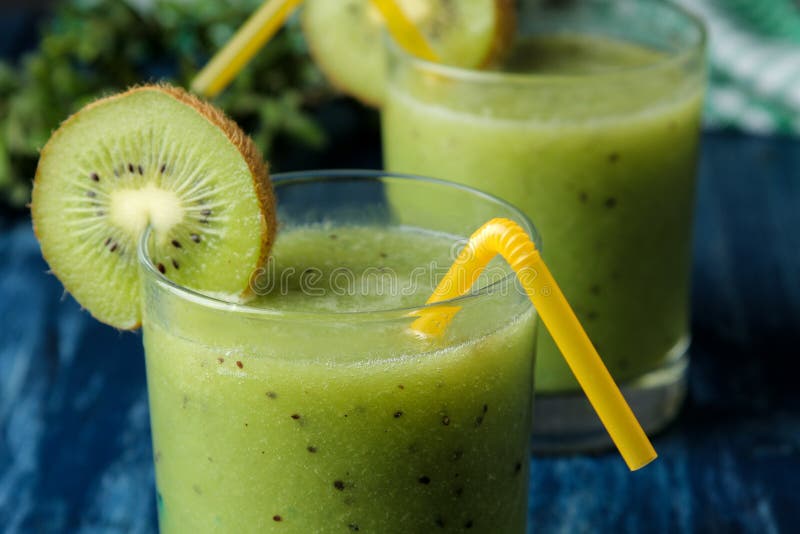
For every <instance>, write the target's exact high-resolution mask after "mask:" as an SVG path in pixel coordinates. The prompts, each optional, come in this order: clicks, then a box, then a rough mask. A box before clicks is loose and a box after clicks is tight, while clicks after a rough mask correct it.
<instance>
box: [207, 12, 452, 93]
mask: <svg viewBox="0 0 800 534" xmlns="http://www.w3.org/2000/svg"><path fill="white" fill-rule="evenodd" d="M330 1H336V2H338V1H340V0H330ZM370 1H371V2H372V4H373V5H374V6H375V8H376V9H377V10H378V11H379V12H380V13H381V15H382V16H383V18H384V20H385V22H386V27H387V28H388V30H389V33H390V34H391V35H392V37H393V38H394V39H395V41H397V42H398V43H399V44H400V46H402V47H403V48H404V49H405V50H406V51H408V52H409V53H411V54H414V55H416V56H419V57H421V58H423V59H427V60H428V61H438V57H437V55H436V52H434V51H433V48H431V46H430V44H429V43H428V41H427V40H426V39H425V36H424V35H422V33H421V32H420V31H419V30H418V29H417V27H416V26H415V25H414V23H413V22H411V21H410V20H409V19H408V17H406V15H405V13H403V10H402V9H400V7H398V5H397V2H396V0H370ZM300 2H302V0H266V1H265V2H264V3H263V4H262V6H261V7H260V8H259V9H258V11H256V12H255V13H253V14H252V15H251V16H250V18H249V19H247V21H246V22H245V23H244V25H242V27H241V28H239V30H238V31H237V32H236V33H235V34H234V36H233V37H231V40H230V41H228V42H227V43H226V44H225V46H224V47H223V48H222V50H220V51H219V52H217V53H216V55H214V57H213V58H211V61H209V62H208V65H206V66H205V67H203V70H201V71H200V72H199V73H198V74H197V76H196V77H195V79H194V80H192V91H194V92H195V93H197V94H200V95H203V96H205V97H207V98H214V97H215V96H217V95H218V94H219V93H220V92H221V91H222V90H223V89H225V87H227V86H228V84H229V83H230V81H231V80H232V79H233V78H234V77H235V76H236V75H237V74H238V73H239V71H240V70H242V69H243V68H244V66H245V65H247V62H248V61H250V60H251V59H252V57H253V56H254V55H255V54H256V52H258V51H259V50H260V49H261V47H262V46H264V45H265V44H266V43H267V41H268V40H269V39H270V38H272V36H273V35H275V33H276V32H277V31H278V30H279V29H280V28H281V26H283V23H284V22H286V19H287V18H289V15H291V14H292V13H293V12H294V10H295V9H297V6H298V5H299V4H300Z"/></svg>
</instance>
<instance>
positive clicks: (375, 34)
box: [301, 0, 516, 106]
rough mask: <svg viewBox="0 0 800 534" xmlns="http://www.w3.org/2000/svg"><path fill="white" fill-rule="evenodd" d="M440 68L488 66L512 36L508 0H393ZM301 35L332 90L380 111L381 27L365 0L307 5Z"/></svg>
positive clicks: (512, 20) (513, 17)
mask: <svg viewBox="0 0 800 534" xmlns="http://www.w3.org/2000/svg"><path fill="white" fill-rule="evenodd" d="M397 2H398V6H399V7H400V8H401V9H402V10H403V11H404V13H405V14H406V15H407V17H408V18H409V20H411V21H412V22H414V23H415V24H416V25H417V27H418V28H419V29H420V31H421V32H422V33H423V35H425V37H426V38H427V39H428V42H429V43H430V45H431V46H432V47H433V49H434V50H435V51H436V52H437V54H438V55H439V57H440V58H441V60H442V62H443V63H446V64H448V65H455V66H459V67H467V68H483V67H487V66H489V65H491V64H493V63H494V62H495V61H496V60H497V59H498V58H500V57H501V56H502V55H503V54H504V52H505V51H506V50H507V49H508V48H509V45H510V43H511V40H512V39H513V36H514V30H515V25H516V11H515V8H514V1H513V0H397ZM301 18H302V25H303V33H304V34H305V37H306V41H307V42H308V46H309V50H310V51H311V55H312V56H313V58H314V61H315V62H316V63H317V65H318V66H319V67H320V69H321V70H322V71H323V72H324V73H325V75H326V77H327V78H328V80H329V81H330V82H331V84H332V85H334V86H336V87H338V88H339V89H341V90H342V91H344V92H345V93H348V94H350V95H352V96H354V97H356V98H358V99H359V100H361V101H362V102H364V103H365V104H368V105H372V106H380V104H381V102H382V101H383V93H384V86H385V80H386V58H385V52H384V48H383V46H384V45H383V42H382V39H383V29H384V23H383V18H382V17H381V15H380V13H379V12H378V10H377V9H376V8H375V7H374V6H373V5H372V4H371V2H370V0H336V1H331V0H306V2H305V5H304V7H303V13H302V15H301Z"/></svg>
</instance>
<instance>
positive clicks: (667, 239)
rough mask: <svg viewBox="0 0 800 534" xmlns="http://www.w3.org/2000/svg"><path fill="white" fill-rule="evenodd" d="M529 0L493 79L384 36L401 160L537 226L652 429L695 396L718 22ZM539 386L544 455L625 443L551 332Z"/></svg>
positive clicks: (391, 122) (606, 3)
mask: <svg viewBox="0 0 800 534" xmlns="http://www.w3.org/2000/svg"><path fill="white" fill-rule="evenodd" d="M518 5H519V12H518V13H517V31H516V36H515V37H514V40H513V42H512V44H511V46H510V49H509V50H508V53H507V55H506V57H505V60H504V62H503V64H502V65H501V66H499V67H497V68H496V69H494V70H470V69H463V68H457V67H452V66H446V65H441V64H435V63H431V62H428V61H424V60H421V59H418V58H415V57H413V56H411V55H409V54H408V53H406V52H404V51H403V50H401V49H400V48H399V47H397V46H396V45H393V44H392V43H391V41H390V40H388V39H387V41H386V42H387V48H388V55H389V68H388V84H387V89H386V95H385V98H384V103H383V107H382V113H381V115H382V127H383V143H384V157H385V162H386V166H387V168H388V169H391V170H393V171H402V172H416V173H424V174H427V175H431V176H437V177H439V178H444V179H448V180H454V181H457V182H461V183H464V184H468V185H470V186H473V187H476V188H478V189H481V190H485V191H488V192H490V193H492V194H495V195H498V196H499V197H501V198H504V199H505V200H507V201H510V202H512V203H514V204H515V205H516V206H519V207H520V208H521V209H522V211H523V212H524V213H525V214H527V215H528V216H530V217H531V218H532V219H534V220H536V222H537V226H538V228H539V230H540V231H541V233H542V235H543V236H544V238H545V240H546V242H547V243H548V246H547V249H546V250H545V252H544V258H545V259H546V261H547V262H548V264H549V265H550V266H551V267H552V269H553V271H554V272H556V273H558V276H559V281H560V284H561V286H562V288H563V290H564V293H565V295H566V297H567V298H568V299H569V301H570V302H571V303H572V305H573V307H574V308H575V311H576V312H577V314H578V316H579V318H580V320H581V322H582V323H583V325H584V327H585V329H586V331H587V333H588V334H589V337H590V338H591V339H592V341H593V342H594V344H595V345H596V347H597V349H598V351H599V353H600V354H601V355H602V357H603V359H604V361H605V362H606V365H607V366H608V368H609V370H610V371H611V373H612V375H613V376H614V378H615V379H616V380H617V381H618V382H620V383H621V384H622V386H623V390H624V391H625V392H626V394H627V396H628V398H629V400H630V402H631V404H632V406H633V408H634V411H635V412H636V413H637V415H638V417H639V419H640V421H642V423H643V425H644V426H645V428H647V429H648V430H650V431H655V430H658V429H660V428H662V427H663V426H664V425H665V424H666V423H667V422H669V421H670V420H671V419H673V418H674V417H675V415H676V414H677V412H678V409H679V407H680V404H681V401H682V399H683V397H684V395H685V383H686V369H687V363H688V348H689V317H688V310H689V272H690V251H691V226H692V211H693V204H694V190H695V168H696V160H697V154H698V138H699V124H700V110H701V104H702V99H703V91H704V86H705V57H704V51H705V33H704V29H703V27H702V25H701V24H700V23H699V22H698V20H696V19H695V18H694V17H692V16H691V15H689V14H688V13H686V12H684V11H683V10H681V9H680V8H678V7H675V6H673V5H671V4H669V3H665V2H640V1H636V0H613V1H611V0H585V1H560V2H559V1H556V2H539V1H527V2H525V1H523V2H519V3H518ZM428 207H429V208H430V209H435V207H434V205H433V203H429V204H428ZM536 392H537V403H536V414H535V417H534V420H535V425H534V434H535V439H534V446H535V447H536V448H537V449H540V450H579V449H589V448H597V447H605V446H607V445H609V444H610V442H609V441H608V437H607V435H606V432H605V431H604V430H603V428H602V426H601V425H600V422H599V421H598V419H597V417H596V416H595V414H594V412H593V411H592V410H591V408H590V407H589V405H588V403H587V402H586V400H585V398H584V397H583V395H582V394H581V392H580V391H579V388H578V385H577V383H576V381H575V380H574V378H573V376H572V374H571V372H570V371H569V369H568V367H567V365H566V364H565V362H564V359H563V358H562V357H561V355H560V354H559V353H558V349H557V348H556V346H555V345H554V343H553V341H552V339H551V338H550V336H549V335H548V334H547V332H542V335H541V336H540V337H539V341H538V355H537V363H536Z"/></svg>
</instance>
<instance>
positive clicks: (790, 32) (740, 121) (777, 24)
mask: <svg viewBox="0 0 800 534" xmlns="http://www.w3.org/2000/svg"><path fill="white" fill-rule="evenodd" d="M678 2H679V3H680V4H682V5H683V6H684V7H685V8H686V9H688V10H689V11H692V12H694V13H696V14H697V15H698V16H700V17H701V18H702V19H704V20H705V22H706V24H707V26H708V30H709V53H710V59H711V86H710V87H709V93H708V99H707V102H706V115H705V120H706V124H707V126H709V127H712V128H714V127H717V128H727V127H733V128H739V129H741V130H744V131H747V132H751V133H756V134H791V135H800V2H796V1H795V0H678Z"/></svg>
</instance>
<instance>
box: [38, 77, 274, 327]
mask: <svg viewBox="0 0 800 534" xmlns="http://www.w3.org/2000/svg"><path fill="white" fill-rule="evenodd" d="M31 212H32V215H33V225H34V230H35V232H36V235H37V237H38V238H39V242H40V245H41V249H42V254H43V255H44V258H45V260H47V263H48V264H49V265H50V268H51V270H52V272H53V273H54V274H55V275H56V276H57V277H58V278H59V279H60V280H61V282H62V284H63V285H64V287H65V288H66V289H67V291H69V292H70V293H71V294H72V295H73V296H74V297H75V299H76V300H77V301H78V303H79V304H81V306H83V307H84V308H86V309H87V310H89V312H90V313H91V314H92V315H93V316H95V317H96V318H97V319H99V320H100V321H102V322H104V323H107V324H109V325H112V326H115V327H117V328H121V329H131V328H136V327H137V326H139V324H140V322H141V304H140V281H139V266H138V260H137V247H138V243H139V240H140V239H141V236H142V234H143V233H144V231H145V229H146V228H147V227H148V226H149V227H150V228H151V229H152V233H153V235H152V241H151V248H150V251H151V252H150V255H151V259H152V261H153V263H154V265H156V266H157V268H158V270H159V271H161V273H163V274H164V275H165V276H167V277H168V278H169V279H170V280H173V281H174V282H176V283H179V284H182V285H186V286H189V287H192V288H195V289H198V290H201V291H204V292H209V293H213V294H217V295H219V294H223V295H230V296H231V297H232V298H237V297H242V296H245V295H247V294H248V292H249V279H250V276H251V274H252V272H253V271H254V270H255V269H257V268H259V267H260V266H261V265H263V264H264V263H265V262H266V259H267V256H268V253H269V249H270V247H271V245H272V242H273V240H274V237H275V227H276V223H275V198H274V195H273V191H272V186H271V183H270V180H269V174H268V171H267V166H266V164H265V163H264V160H263V158H262V157H261V154H260V153H259V151H258V149H257V148H256V147H255V145H254V144H253V142H252V140H251V139H250V138H249V137H247V136H246V135H245V134H244V133H243V132H242V131H241V130H240V129H239V127H238V126H237V125H236V124H235V123H234V122H233V121H232V120H230V119H228V118H227V117H226V116H225V115H224V114H223V113H222V112H221V111H220V110H218V109H216V108H215V107H213V106H211V105H210V104H208V103H206V102H203V101H201V100H200V99H198V98H196V97H195V96H192V95H190V94H188V93H187V92H186V91H184V90H182V89H179V88H176V87H171V86H167V85H144V86H139V87H135V88H132V89H130V90H128V91H127V92H124V93H121V94H118V95H114V96H110V97H107V98H103V99H100V100H97V101H95V102H93V103H91V104H89V105H87V106H86V107H84V108H83V109H81V110H80V111H78V112H77V113H75V114H74V115H72V116H71V117H70V118H69V119H67V120H66V121H65V122H64V123H63V124H62V125H61V126H60V127H59V128H58V130H56V131H55V132H54V133H53V135H52V137H51V138H50V140H49V141H48V142H47V144H46V145H45V147H44V148H43V149H42V152H41V155H40V158H39V165H38V168H37V170H36V178H35V179H34V184H33V200H32V203H31Z"/></svg>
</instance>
